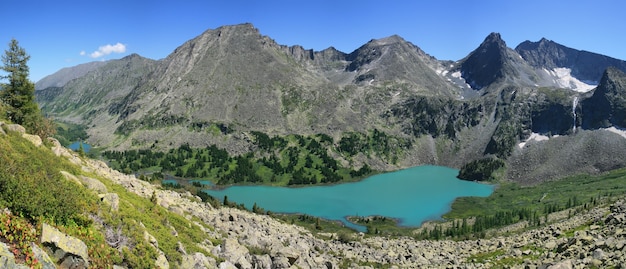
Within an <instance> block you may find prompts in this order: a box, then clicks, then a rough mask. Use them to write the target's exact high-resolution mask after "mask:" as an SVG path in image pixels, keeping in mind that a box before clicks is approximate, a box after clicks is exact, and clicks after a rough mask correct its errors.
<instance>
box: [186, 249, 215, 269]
mask: <svg viewBox="0 0 626 269" xmlns="http://www.w3.org/2000/svg"><path fill="white" fill-rule="evenodd" d="M215 267H217V264H216V263H215V259H213V258H211V257H207V256H205V255H204V254H202V253H199V252H197V253H194V254H192V255H183V258H182V261H181V263H180V268H194V269H201V268H215Z"/></svg>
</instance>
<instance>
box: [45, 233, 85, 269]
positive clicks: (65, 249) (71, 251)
mask: <svg viewBox="0 0 626 269" xmlns="http://www.w3.org/2000/svg"><path fill="white" fill-rule="evenodd" d="M41 244H43V246H44V248H45V249H46V251H47V252H49V253H52V254H53V257H54V259H56V260H57V263H58V264H60V267H61V268H88V267H89V254H88V252H87V245H85V243H84V242H83V241H81V240H79V239H77V238H74V237H72V236H69V235H66V234H64V233H62V232H60V231H59V230H57V229H56V228H54V227H52V226H50V225H48V224H46V223H44V224H43V225H42V229H41Z"/></svg>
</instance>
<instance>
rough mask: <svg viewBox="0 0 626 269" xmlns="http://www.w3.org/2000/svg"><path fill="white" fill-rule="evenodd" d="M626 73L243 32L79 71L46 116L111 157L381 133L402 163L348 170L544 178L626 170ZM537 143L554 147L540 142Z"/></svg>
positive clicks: (52, 86)
mask: <svg viewBox="0 0 626 269" xmlns="http://www.w3.org/2000/svg"><path fill="white" fill-rule="evenodd" d="M624 72H626V62H625V61H623V60H618V59H614V58H611V57H608V56H604V55H599V54H595V53H591V52H586V51H580V50H576V49H572V48H568V47H565V46H563V45H560V44H558V43H555V42H553V41H549V40H546V39H542V40H540V41H538V42H530V41H525V42H522V43H521V44H519V45H518V46H517V47H516V48H515V49H511V48H509V47H507V45H506V43H505V42H504V41H503V40H502V39H501V36H500V35H499V34H497V33H492V34H490V35H489V36H487V37H486V38H485V40H484V41H483V43H482V44H480V45H479V46H478V48H477V49H476V50H474V51H472V52H471V53H470V54H469V55H468V56H467V57H465V58H463V59H461V60H459V61H456V62H452V61H440V60H437V59H436V58H434V57H432V56H430V55H428V54H427V53H425V52H424V51H422V50H421V49H420V48H419V47H417V46H415V45H413V44H411V43H410V42H407V41H406V40H404V39H403V38H401V37H399V36H390V37H386V38H382V39H373V40H371V41H369V42H367V43H366V44H364V45H363V46H361V47H359V48H358V49H356V50H355V51H353V52H351V53H344V52H341V51H338V50H336V49H334V48H332V47H331V48H328V49H325V50H323V51H313V50H306V49H304V48H302V47H301V46H291V47H288V46H283V45H279V44H277V43H276V42H275V41H274V40H272V39H271V38H269V37H267V36H262V35H261V34H260V33H259V31H258V30H257V29H255V28H254V26H253V25H251V24H241V25H233V26H224V27H220V28H217V29H213V30H207V31H206V32H204V33H202V34H201V35H199V36H198V37H196V38H194V39H192V40H189V41H187V42H186V43H184V44H182V45H181V46H180V47H178V48H177V49H176V50H174V52H172V53H171V54H170V55H169V56H167V57H166V58H165V59H162V60H158V61H155V60H150V59H146V58H143V57H141V56H139V55H136V54H133V55H130V56H127V57H125V58H122V59H119V60H111V61H107V62H103V63H102V62H98V63H90V64H84V65H79V66H76V67H71V68H66V69H62V70H60V71H59V72H57V73H55V74H52V75H50V76H48V77H46V78H44V79H42V80H41V81H39V82H37V84H36V85H37V86H36V87H37V89H38V90H37V98H38V101H39V103H40V106H41V107H42V109H43V110H44V111H45V112H46V113H48V114H50V115H52V116H54V117H55V118H56V119H58V120H62V121H68V122H74V123H78V124H82V125H85V126H87V127H88V133H89V135H90V138H89V142H90V143H92V144H94V145H96V146H102V147H107V148H109V149H130V148H157V149H166V148H169V147H175V146H178V145H181V144H183V143H189V144H190V145H191V146H195V147H204V146H207V145H210V144H217V145H219V146H220V147H222V148H226V149H228V150H229V151H230V152H231V153H245V152H250V151H254V147H252V146H251V143H250V141H249V138H248V136H247V135H246V133H247V132H250V131H260V132H265V133H267V134H270V135H286V134H301V135H310V134H317V133H324V134H328V135H330V136H331V137H333V138H334V139H335V140H336V141H338V140H339V139H341V138H342V137H344V136H345V135H347V134H349V133H350V132H360V133H368V132H370V131H371V130H374V129H376V130H379V131H382V132H384V133H385V134H387V135H389V136H393V137H399V138H402V139H405V140H408V141H411V143H410V147H407V148H403V149H402V150H403V153H402V154H403V155H402V158H401V160H399V161H398V162H396V163H391V162H389V161H388V160H385V159H384V158H382V157H380V156H367V157H365V158H363V159H360V160H346V161H347V162H348V163H351V162H364V163H369V164H370V165H371V166H373V167H375V168H378V169H397V168H402V167H408V166H414V165H420V164H438V165H447V166H451V167H461V166H462V165H464V164H465V163H467V162H470V161H473V160H479V159H482V158H493V157H495V158H500V159H502V160H505V161H506V164H507V173H508V175H507V176H508V177H509V178H512V179H515V180H519V181H524V182H534V181H537V180H545V179H549V178H554V177H556V176H563V175H568V174H575V173H578V172H583V171H587V172H599V171H604V170H607V169H612V168H616V167H624V166H626V139H624V138H623V137H622V136H620V135H618V134H616V133H619V130H621V129H620V128H621V127H626V122H625V119H624V118H625V116H624V115H626V100H624V98H625V96H626V92H624V91H626V84H625V81H626V75H625V74H624ZM216 127H219V128H216ZM224 128H226V129H228V130H230V131H228V132H224V131H223V130H224ZM605 129H606V130H612V131H613V132H609V131H606V130H605ZM215 130H218V131H215ZM219 130H222V131H219ZM532 134H535V135H532ZM537 135H541V136H545V137H547V138H550V139H549V140H548V141H542V142H538V141H536V139H535V140H532V139H531V140H530V141H529V138H535V137H537ZM597 141H603V142H602V143H599V142H597ZM520 145H523V146H521V147H520ZM564 147H566V148H568V149H571V150H576V151H575V152H571V151H569V150H568V151H565V150H563V149H564ZM609 153H610V154H609ZM570 154H576V156H575V158H574V157H572V155H570ZM529 171H532V172H529Z"/></svg>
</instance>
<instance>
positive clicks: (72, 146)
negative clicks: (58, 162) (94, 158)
mask: <svg viewBox="0 0 626 269" xmlns="http://www.w3.org/2000/svg"><path fill="white" fill-rule="evenodd" d="M81 143H82V142H78V141H77V142H74V143H72V144H70V146H69V147H68V148H69V149H71V150H73V151H77V150H78V149H79V148H80V144H81ZM82 144H83V151H85V153H89V151H90V150H91V145H89V144H87V143H82Z"/></svg>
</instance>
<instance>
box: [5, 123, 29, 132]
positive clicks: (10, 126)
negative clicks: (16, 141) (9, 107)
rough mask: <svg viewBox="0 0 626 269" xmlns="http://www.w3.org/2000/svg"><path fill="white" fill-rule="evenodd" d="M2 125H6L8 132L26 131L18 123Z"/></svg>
mask: <svg viewBox="0 0 626 269" xmlns="http://www.w3.org/2000/svg"><path fill="white" fill-rule="evenodd" d="M4 126H6V127H5V128H6V130H7V131H8V132H18V133H20V134H25V133H26V128H24V126H22V125H19V124H6V125H4Z"/></svg>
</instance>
